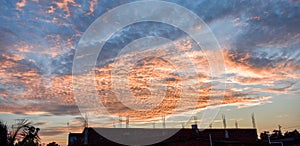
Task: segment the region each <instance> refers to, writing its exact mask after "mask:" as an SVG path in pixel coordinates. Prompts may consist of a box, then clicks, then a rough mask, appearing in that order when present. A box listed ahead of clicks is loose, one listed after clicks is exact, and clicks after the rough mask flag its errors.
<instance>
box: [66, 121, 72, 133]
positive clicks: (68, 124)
mask: <svg viewBox="0 0 300 146" xmlns="http://www.w3.org/2000/svg"><path fill="white" fill-rule="evenodd" d="M67 126H68V132H69V133H71V132H70V123H69V122H67Z"/></svg>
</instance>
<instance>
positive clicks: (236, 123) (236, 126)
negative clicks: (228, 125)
mask: <svg viewBox="0 0 300 146" xmlns="http://www.w3.org/2000/svg"><path fill="white" fill-rule="evenodd" d="M235 128H236V129H238V128H239V125H238V122H237V120H235Z"/></svg>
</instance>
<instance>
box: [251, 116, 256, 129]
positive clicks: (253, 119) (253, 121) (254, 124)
mask: <svg viewBox="0 0 300 146" xmlns="http://www.w3.org/2000/svg"><path fill="white" fill-rule="evenodd" d="M251 118H252V126H253V128H255V129H256V123H255V118H254V113H252V116H251Z"/></svg>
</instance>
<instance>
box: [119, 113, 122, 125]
mask: <svg viewBox="0 0 300 146" xmlns="http://www.w3.org/2000/svg"><path fill="white" fill-rule="evenodd" d="M119 123H120V127H121V128H122V117H121V115H120V116H119Z"/></svg>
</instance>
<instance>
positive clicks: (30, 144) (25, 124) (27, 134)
mask: <svg viewBox="0 0 300 146" xmlns="http://www.w3.org/2000/svg"><path fill="white" fill-rule="evenodd" d="M0 130H1V131H0V140H1V141H0V142H1V143H0V144H1V146H2V145H4V146H38V144H39V142H40V138H39V136H38V132H39V130H40V129H39V128H35V127H34V126H32V125H31V122H29V121H28V120H26V119H20V120H17V123H16V124H13V125H12V127H11V131H10V132H8V130H7V126H6V125H5V124H3V123H2V122H0ZM5 139H6V140H5ZM2 141H3V142H2Z"/></svg>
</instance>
